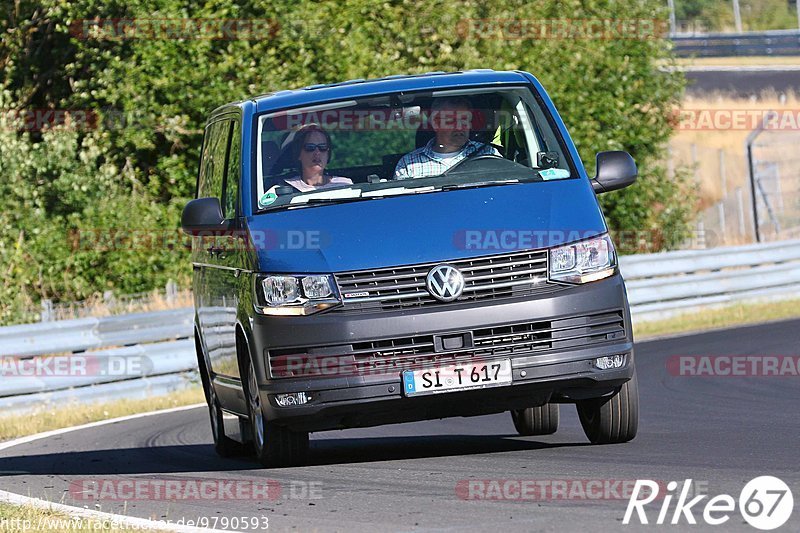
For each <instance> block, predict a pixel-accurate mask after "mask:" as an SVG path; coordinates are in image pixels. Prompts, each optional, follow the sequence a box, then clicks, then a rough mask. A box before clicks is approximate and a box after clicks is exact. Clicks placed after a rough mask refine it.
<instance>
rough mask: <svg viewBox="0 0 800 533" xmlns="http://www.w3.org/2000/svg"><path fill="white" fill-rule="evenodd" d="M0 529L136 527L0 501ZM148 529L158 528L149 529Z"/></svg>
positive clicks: (115, 530) (45, 531)
mask: <svg viewBox="0 0 800 533" xmlns="http://www.w3.org/2000/svg"><path fill="white" fill-rule="evenodd" d="M0 531H9V532H11V531H13V532H19V531H25V532H28V531H37V532H42V533H60V532H62V531H68V532H77V531H106V532H109V533H121V532H123V531H125V532H130V531H136V529H134V528H132V527H127V528H126V527H124V526H122V525H121V524H117V525H114V524H112V523H111V521H110V520H109V521H108V522H106V521H101V520H92V519H86V518H71V517H69V516H68V515H66V514H64V513H61V512H59V511H54V510H49V509H39V508H36V507H33V506H29V505H12V504H8V503H0ZM140 531H141V530H140ZM148 531H159V530H157V529H150V530H148ZM162 531H165V530H162Z"/></svg>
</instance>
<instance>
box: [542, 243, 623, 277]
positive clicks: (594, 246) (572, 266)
mask: <svg viewBox="0 0 800 533" xmlns="http://www.w3.org/2000/svg"><path fill="white" fill-rule="evenodd" d="M616 267H617V253H616V251H615V250H614V243H613V242H611V239H610V238H609V237H608V235H602V236H600V237H596V238H594V239H589V240H586V241H582V242H576V243H573V244H567V245H564V246H559V247H558V248H552V249H551V250H550V263H549V271H550V279H551V280H553V281H563V282H567V283H588V282H590V281H596V280H598V279H603V278H607V277H609V276H611V275H612V274H614V272H615V271H616Z"/></svg>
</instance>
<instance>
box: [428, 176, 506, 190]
mask: <svg viewBox="0 0 800 533" xmlns="http://www.w3.org/2000/svg"><path fill="white" fill-rule="evenodd" d="M519 183H521V181H520V180H516V179H514V180H492V181H476V182H472V183H450V184H448V185H442V187H441V188H440V189H439V190H442V191H455V190H458V189H477V188H479V187H493V186H495V185H517V184H519Z"/></svg>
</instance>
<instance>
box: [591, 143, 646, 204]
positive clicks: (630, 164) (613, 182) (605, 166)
mask: <svg viewBox="0 0 800 533" xmlns="http://www.w3.org/2000/svg"><path fill="white" fill-rule="evenodd" d="M638 175H639V171H638V170H637V169H636V162H635V161H634V160H633V158H632V157H631V154H629V153H628V152H622V151H613V152H600V153H598V154H597V175H596V176H595V177H594V178H593V179H592V188H593V189H594V192H596V193H598V194H599V193H603V192H609V191H616V190H618V189H624V188H625V187H627V186H628V185H632V184H633V183H634V182H635V181H636V177H637V176H638Z"/></svg>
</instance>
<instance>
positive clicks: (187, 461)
mask: <svg viewBox="0 0 800 533" xmlns="http://www.w3.org/2000/svg"><path fill="white" fill-rule="evenodd" d="M798 332H800V320H794V321H786V322H779V323H772V324H765V325H759V326H753V327H744V328H739V329H735V330H726V331H719V332H710V333H705V334H699V335H692V336H685V337H678V338H672V339H664V340H658V341H652V342H644V343H640V344H638V345H637V352H636V358H637V367H638V374H639V387H640V396H641V420H640V427H639V435H638V437H637V438H636V439H635V440H634V441H632V442H630V443H627V444H620V445H613V446H592V445H589V444H588V441H587V440H586V438H585V437H584V435H583V432H582V431H581V429H580V426H579V423H578V419H577V415H576V414H575V410H574V407H572V406H569V405H563V406H561V427H560V429H559V431H558V433H556V434H555V435H551V436H547V437H525V438H523V437H518V436H516V435H515V433H514V429H513V426H512V423H511V420H510V416H509V415H507V414H504V415H496V416H483V417H476V418H460V419H449V420H442V421H432V422H425V423H415V424H404V425H397V426H387V427H380V428H374V429H363V430H349V431H342V432H326V433H320V434H315V435H313V439H314V440H313V442H312V464H311V465H309V466H305V467H301V468H286V469H279V470H271V471H268V470H264V469H261V468H260V467H259V466H258V465H257V464H256V463H255V461H254V460H251V459H248V458H242V459H221V458H218V457H217V456H216V455H215V453H214V451H213V450H212V447H211V445H210V442H211V435H210V430H209V426H208V422H207V415H206V411H205V410H204V409H197V410H190V411H184V412H179V413H173V414H166V415H159V416H155V417H147V418H142V419H137V420H132V421H128V422H122V423H117V424H113V425H109V426H105V427H99V428H95V429H89V430H83V431H79V432H73V433H67V434H64V435H61V436H59V437H55V438H52V439H50V440H44V441H36V442H32V443H29V444H25V445H20V446H17V447H14V448H11V449H8V450H5V451H3V452H0V471H2V474H3V475H2V477H0V488H1V489H4V490H8V491H13V492H16V493H19V494H23V495H29V496H35V497H44V498H46V499H50V500H52V501H59V502H64V503H67V504H74V505H78V506H88V507H89V508H99V509H101V510H103V511H110V512H119V513H124V514H130V515H134V516H140V517H145V518H158V519H170V520H173V521H175V520H180V519H181V518H184V519H187V520H190V519H194V518H197V517H203V516H205V517H217V518H218V519H219V517H229V518H230V517H241V516H247V517H253V516H256V517H259V516H265V517H268V520H269V525H270V529H272V530H279V531H282V530H292V529H296V530H299V531H310V530H319V531H332V530H338V531H381V530H388V531H410V530H418V531H450V530H459V531H460V530H471V531H487V530H498V529H501V530H503V531H504V532H505V531H583V530H591V531H616V530H632V531H637V530H645V529H647V530H653V526H652V525H651V526H649V527H643V526H623V525H622V517H623V515H624V513H625V509H626V506H627V499H626V498H623V497H619V496H616V495H615V492H614V490H611V491H610V492H609V493H608V494H606V497H605V498H604V499H587V498H581V497H580V495H581V494H580V492H573V493H572V495H571V497H568V498H566V499H565V498H551V497H543V498H539V499H531V498H528V499H525V500H522V501H520V499H519V497H518V496H516V492H513V491H511V492H506V493H505V495H506V496H508V497H509V498H512V499H506V500H497V499H495V500H488V501H487V500H475V499H465V494H466V495H468V494H469V493H468V492H465V491H464V490H457V487H460V489H463V488H464V487H465V486H466V485H465V484H466V483H467V482H468V480H473V481H475V480H509V479H510V480H538V481H539V482H546V481H548V480H551V481H552V480H562V481H568V482H569V483H570V485H569V487H570V489H569V490H570V491H574V490H576V487H578V486H579V485H580V484H581V483H585V482H588V481H603V480H635V479H645V478H647V479H653V480H658V481H660V482H663V483H666V482H668V481H672V480H675V481H679V482H683V480H685V479H688V478H691V479H693V480H695V481H696V482H697V490H698V492H700V493H707V494H709V495H711V496H714V495H718V494H723V493H724V494H730V495H732V496H733V497H734V499H736V500H737V501H738V497H739V493H740V492H741V490H742V488H743V486H744V485H745V483H746V482H747V481H749V480H750V479H752V478H755V477H757V476H761V475H774V476H777V477H779V478H781V479H782V480H783V481H784V482H786V483H787V484H788V485H789V486H790V487H791V489H792V491H793V493H794V498H795V510H794V514H793V515H792V517H791V518H790V519H789V522H788V523H787V524H786V525H785V526H784V527H783V528H782V529H781V530H782V531H800V510H798V507H800V466H798V449H800V446H798V443H799V442H800V418H798V408H800V387H798V383H800V381H799V380H800V378H798V377H796V376H795V377H774V376H773V377H731V376H729V377H686V376H677V375H673V374H672V373H671V372H670V371H668V367H667V361H668V360H669V358H670V357H671V356H675V355H681V356H684V355H698V356H705V355H725V356H733V355H754V356H758V355H784V356H786V355H794V356H798V355H800V347H798V340H800V333H798ZM84 480H88V481H90V482H97V483H104V484H105V485H104V486H105V487H112V486H115V487H117V489H119V487H122V486H123V485H121V484H119V482H120V481H131V480H135V481H138V482H139V483H140V486H149V487H150V488H151V490H154V489H152V487H154V486H156V485H157V483H158V482H159V480H162V481H163V480H173V481H174V480H178V481H180V482H181V483H183V484H182V485H180V486H181V487H183V488H186V487H188V486H189V484H190V483H191V482H192V480H211V481H214V480H231V481H235V482H236V483H238V484H239V486H240V487H247V486H250V484H252V483H256V484H263V483H264V482H265V481H266V480H274V481H275V482H276V483H277V484H279V485H280V487H281V494H280V495H277V497H276V498H275V499H272V500H266V501H263V500H262V501H253V500H250V499H226V500H219V499H203V498H200V499H197V498H195V499H190V500H186V499H172V500H166V499H163V498H160V499H158V498H157V499H153V498H152V497H149V498H148V497H145V498H143V499H139V500H132V501H127V502H122V501H114V500H109V499H107V498H109V497H110V496H113V495H119V494H120V493H121V492H122V491H121V490H120V492H114V489H110V492H107V493H106V495H105V497H103V498H101V499H100V500H98V501H85V500H81V499H76V498H75V496H76V495H79V494H80V491H77V490H72V491H70V489H69V487H70V483H79V484H80V483H84ZM108 480H111V483H116V485H108V483H109V481H108ZM142 484H144V485H142ZM74 486H75V485H73V487H74ZM79 486H85V485H79ZM489 486H490V485H489V484H485V485H483V487H484V488H485V490H487V491H489V490H490V489H489ZM507 486H508V485H507ZM583 486H584V487H586V485H583ZM495 487H497V485H495ZM595 494H596V493H595ZM272 496H276V494H272ZM310 496H311V497H310ZM501 496H502V494H501ZM513 498H517V499H516V500H514V499H513ZM675 500H677V497H676V498H674V499H673V501H672V506H673V507H674V503H675ZM659 501H661V500H659ZM706 501H707V499H706ZM652 505H653V506H654V507H648V508H647V509H648V516H649V518H650V520H651V522H652V521H654V520H655V519H656V516H657V514H658V510H659V507H660V504H659V503H654V504H652ZM700 505H701V506H702V505H705V503H701V504H700ZM651 509H652V510H651ZM695 509H696V508H695ZM671 514H672V513H671V512H670V516H671ZM694 515H695V517H696V519H697V520H698V521H699V522H700V523H701V524H702V523H703V522H702V520H703V519H702V508H701V509H700V511H699V512H697V511H695V513H694ZM212 525H213V524H212ZM217 527H218V528H219V527H220V522H218V523H217ZM688 528H689V526H688V525H687V523H686V521H685V520H684V521H682V522H681V523H680V524H679V525H677V526H662V527H657V528H656V529H658V530H664V529H666V530H671V531H684V530H687V529H688ZM240 529H243V528H241V527H240ZM691 529H692V530H693V531H706V530H716V531H756V530H755V529H753V528H752V527H751V526H749V525H747V524H746V523H745V522H744V520H743V519H742V516H741V515H740V514H739V513H738V510H737V511H734V512H733V513H732V514H731V519H730V521H729V522H728V523H726V524H725V525H724V526H718V527H711V526H706V525H699V526H694V527H692V528H691Z"/></svg>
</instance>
